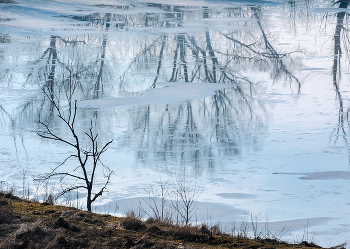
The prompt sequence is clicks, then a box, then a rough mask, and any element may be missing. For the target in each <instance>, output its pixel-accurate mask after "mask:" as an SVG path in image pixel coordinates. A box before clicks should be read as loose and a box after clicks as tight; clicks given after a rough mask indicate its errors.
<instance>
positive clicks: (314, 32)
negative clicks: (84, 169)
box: [0, 0, 350, 246]
mask: <svg viewBox="0 0 350 249" xmlns="http://www.w3.org/2000/svg"><path fill="white" fill-rule="evenodd" d="M2 2H4V1H1V0H0V89H1V91H0V129H1V132H0V172H1V181H6V182H7V183H9V184H15V185H16V186H17V189H18V191H19V193H21V191H23V189H22V188H23V187H22V185H23V172H24V173H25V175H26V181H27V183H25V186H27V184H28V183H30V184H31V185H30V186H31V194H32V195H34V191H35V186H34V185H33V183H31V179H30V176H31V175H35V174H37V173H48V172H49V171H50V169H53V168H55V167H56V166H58V165H59V164H60V163H62V162H63V161H64V159H65V158H66V157H67V156H68V155H70V154H71V153H74V151H73V150H72V149H71V148H70V147H69V146H66V144H63V143H59V142H55V141H48V140H45V139H42V138H40V137H39V136H38V135H37V134H36V132H35V131H39V130H41V129H42V126H40V124H38V123H37V121H38V120H39V117H40V119H41V120H45V121H47V122H48V125H49V127H50V129H52V131H54V132H55V134H58V135H59V136H62V137H64V136H66V135H67V134H69V133H68V131H67V129H66V127H65V126H64V124H63V123H62V122H61V120H60V119H59V118H58V117H57V116H56V113H55V112H54V108H53V106H52V105H51V104H50V102H49V101H48V100H47V99H46V98H45V95H44V93H43V91H42V89H41V87H44V88H45V89H46V91H48V93H49V95H50V96H56V97H57V98H60V99H61V103H62V105H63V106H67V102H66V100H65V96H66V93H67V91H69V90H67V89H69V87H68V86H71V85H72V83H74V89H75V91H74V94H73V98H74V99H77V100H78V102H77V104H78V114H77V117H76V129H77V132H78V135H79V136H84V133H85V132H86V131H87V129H88V128H89V125H90V122H91V120H92V122H93V124H94V129H95V130H94V131H96V132H97V133H98V134H99V141H100V143H106V142H108V141H110V140H112V139H113V140H114V141H113V143H112V144H111V145H110V146H109V147H108V150H107V151H106V152H105V153H104V154H103V156H102V158H101V159H102V161H103V163H104V164H105V165H108V166H109V167H110V169H111V170H113V171H114V174H113V175H112V178H111V183H110V184H109V185H108V192H106V193H105V194H104V195H103V196H102V198H100V199H98V201H96V203H95V204H94V208H95V210H96V211H101V212H107V210H108V212H114V209H115V208H114V207H115V206H116V205H118V206H119V210H118V212H121V213H123V212H124V211H125V210H126V209H127V208H130V207H131V208H132V207H135V206H136V205H137V204H138V200H139V197H142V196H147V189H148V190H149V189H150V187H151V186H153V188H157V186H158V182H159V180H160V179H162V181H164V182H168V181H174V180H175V179H182V180H186V181H188V182H192V183H194V182H196V184H197V185H198V186H199V187H200V188H201V189H202V193H201V194H200V196H199V197H198V212H197V215H196V219H197V221H199V222H202V221H204V222H208V223H211V224H214V223H216V222H221V223H223V224H230V223H232V222H233V221H236V222H239V221H241V220H242V219H246V218H247V214H253V215H254V216H258V217H260V221H261V222H265V221H268V222H269V229H271V231H281V230H282V229H283V227H284V226H287V227H288V229H289V230H288V232H287V233H286V234H285V236H284V238H285V239H289V240H290V241H293V240H294V241H298V240H299V241H300V238H301V237H302V236H303V234H305V233H306V232H307V233H308V236H314V241H315V242H316V243H318V244H320V245H322V246H334V245H337V244H341V243H343V242H345V241H346V240H347V239H348V238H350V215H349V214H350V206H349V205H350V144H349V139H350V137H349V132H350V131H349V110H350V109H349V108H350V92H349V89H350V88H349V86H350V84H349V83H350V82H349V75H350V71H349V68H350V67H349V48H350V40H349V35H350V33H349V29H348V28H349V27H348V26H347V24H348V23H349V13H350V10H349V9H348V7H349V6H348V4H349V3H348V2H346V1H344V2H342V1H340V2H338V3H337V4H335V5H331V4H330V3H329V1H321V0H314V1H306V0H305V1H304V0H299V1H282V0H280V1H259V0H256V1H248V0H247V1H238V0H237V1H224V0H223V1H210V0H186V1H174V2H177V4H176V5H171V4H169V1H165V0H151V1H146V0H145V1H143V0H138V1H128V0H125V1H119V2H118V0H116V1H115V0H113V1H112V0H100V1H93V0H76V1H68V0H67V1H65V0H59V1H43V0H31V1H25V0H17V1H16V2H12V3H11V1H6V2H10V3H2ZM63 167H64V168H65V169H67V170H73V169H74V168H75V167H76V162H75V161H74V160H73V159H72V160H68V161H67V162H66V164H64V165H63ZM50 184H51V186H54V188H55V190H56V191H58V190H59V189H60V187H61V185H60V184H59V183H58V182H54V181H52V180H51V183H50ZM62 184H63V185H68V184H70V182H68V179H66V180H65V181H63V182H62ZM96 184H97V185H100V186H103V178H102V177H101V175H99V177H98V180H97V182H96ZM73 195H75V192H74V194H73ZM72 198H73V197H72ZM79 198H81V204H82V205H83V202H84V193H83V191H82V192H81V193H80V197H79Z"/></svg>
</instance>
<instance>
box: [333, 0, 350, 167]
mask: <svg viewBox="0 0 350 249" xmlns="http://www.w3.org/2000/svg"><path fill="white" fill-rule="evenodd" d="M338 2H339V8H341V9H342V8H343V9H346V8H347V7H348V5H349V1H348V0H342V1H338ZM345 15H346V12H345V11H344V12H338V13H337V16H336V18H337V22H336V26H335V32H334V37H333V39H334V54H333V56H334V57H333V67H332V75H333V86H334V90H335V92H336V97H337V99H338V102H339V117H338V126H337V127H336V128H335V131H334V133H335V141H334V143H336V142H337V140H338V138H339V137H342V138H343V139H344V142H345V144H346V145H347V147H348V152H349V165H350V144H349V141H348V132H349V112H350V108H349V107H348V108H344V101H343V98H342V94H341V91H340V87H339V83H340V74H341V57H342V48H341V44H342V41H341V39H342V37H343V38H345V39H343V40H344V42H343V43H344V46H346V43H348V41H349V40H348V39H347V36H346V33H345V31H344V30H346V29H345V28H344V19H345ZM342 31H343V32H342Z"/></svg>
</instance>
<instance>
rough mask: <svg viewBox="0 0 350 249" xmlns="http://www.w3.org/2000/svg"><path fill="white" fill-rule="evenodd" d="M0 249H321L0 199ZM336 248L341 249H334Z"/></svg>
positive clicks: (3, 196)
mask: <svg viewBox="0 0 350 249" xmlns="http://www.w3.org/2000/svg"><path fill="white" fill-rule="evenodd" d="M0 248H18V249H19V248H23V249H24V248H168V249H170V248H171V249H174V248H320V247H318V246H316V245H314V244H309V243H307V242H305V241H304V242H301V243H300V244H287V243H284V242H281V241H277V240H273V239H248V238H246V237H244V236H236V237H232V236H229V235H226V234H222V233H220V231H219V229H218V228H217V227H212V228H209V227H207V226H205V225H201V226H179V225H174V224H170V223H167V224H166V223H164V222H159V221H156V220H154V219H148V220H147V221H141V220H140V219H138V218H137V217H135V215H133V214H132V213H130V214H129V215H127V216H126V217H114V216H111V215H101V214H96V213H92V212H87V211H81V210H79V209H76V208H71V207H65V206H59V205H52V204H50V203H47V202H44V203H39V202H33V201H28V200H23V199H21V198H18V197H16V196H14V195H13V194H12V193H0ZM338 248H340V247H338Z"/></svg>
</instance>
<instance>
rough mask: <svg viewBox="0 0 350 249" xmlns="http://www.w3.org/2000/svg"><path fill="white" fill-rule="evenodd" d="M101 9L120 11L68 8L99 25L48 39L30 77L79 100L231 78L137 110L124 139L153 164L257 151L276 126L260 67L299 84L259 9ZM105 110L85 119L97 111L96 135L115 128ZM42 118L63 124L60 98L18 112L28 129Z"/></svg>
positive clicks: (204, 162)
mask: <svg viewBox="0 0 350 249" xmlns="http://www.w3.org/2000/svg"><path fill="white" fill-rule="evenodd" d="M100 7H103V8H107V9H108V8H110V9H118V10H120V12H119V14H116V13H95V14H91V15H86V16H83V15H82V16H68V17H69V18H72V19H73V20H75V21H77V22H78V23H77V24H75V26H76V27H77V26H83V27H85V26H87V27H91V28H95V29H96V30H97V32H91V33H89V34H82V35H79V34H78V35H76V36H71V37H69V38H66V37H60V36H58V35H52V36H51V37H48V38H47V41H46V42H44V43H42V44H41V48H40V51H41V52H40V54H38V52H35V55H31V56H30V57H31V58H34V57H36V58H35V59H32V60H30V61H29V62H28V65H29V66H30V68H31V72H30V73H29V74H28V75H27V83H28V84H29V83H35V84H37V83H39V85H40V87H41V88H43V89H45V91H46V93H47V94H50V95H51V97H54V98H56V99H58V100H60V101H61V103H60V104H62V105H64V104H65V102H64V99H65V97H66V96H68V95H70V93H69V92H70V91H72V89H74V98H77V99H79V100H86V99H103V98H109V97H124V96H135V95H142V94H143V93H144V91H145V90H147V89H150V88H157V87H159V86H158V84H157V83H158V82H192V83H212V84H218V83H221V84H226V85H228V86H229V87H228V88H227V89H225V90H220V91H217V92H216V93H215V94H214V95H213V96H211V97H207V98H203V99H199V100H193V101H188V102H185V103H182V104H172V105H147V106H138V107H135V108H133V109H132V111H130V115H129V118H128V120H124V121H123V122H125V123H128V124H129V127H130V130H131V131H132V133H131V134H132V135H131V136H129V137H126V138H125V139H126V140H127V141H128V142H129V143H131V144H129V146H132V147H135V146H136V151H137V158H138V161H139V162H143V163H145V164H148V162H149V160H150V159H152V158H153V159H154V158H155V159H156V160H158V161H159V160H161V161H162V162H171V163H172V164H182V165H186V164H191V165H194V168H195V171H196V172H197V173H200V172H201V169H202V168H203V167H206V168H213V167H214V166H215V163H216V162H215V161H216V159H218V158H221V159H223V158H232V157H237V156H239V155H241V154H242V153H243V151H244V150H248V149H250V148H253V149H254V150H257V149H259V148H260V147H261V146H262V144H261V142H260V138H259V134H260V133H262V132H264V131H265V130H266V129H267V114H266V111H265V108H264V106H263V105H262V104H261V103H260V102H259V99H258V95H259V93H261V92H262V91H264V88H263V85H262V84H260V82H259V81H260V80H261V77H257V76H256V75H257V74H258V75H267V76H269V78H271V79H273V80H274V81H279V80H281V81H283V82H289V84H290V86H291V88H292V89H294V90H295V91H296V92H300V89H301V82H300V81H299V79H298V78H297V77H296V76H294V74H293V72H292V65H293V60H292V57H291V56H290V55H291V53H293V52H297V51H287V52H285V51H282V52H280V51H279V49H278V47H277V46H276V44H275V40H274V37H273V36H271V35H270V34H269V33H270V32H269V29H270V28H271V27H270V26H269V25H270V24H269V23H268V22H267V21H266V19H265V18H264V9H262V8H260V7H244V8H243V7H237V8H225V9H222V10H220V11H219V10H217V9H211V8H209V7H196V8H193V7H183V6H171V5H164V4H151V3H146V4H145V6H144V7H145V8H146V9H145V11H144V12H142V13H140V12H139V11H135V12H133V8H134V6H114V5H108V6H107V5H104V6H100ZM152 10H153V11H154V12H152ZM155 10H157V11H155ZM123 11H126V13H125V14H123ZM111 12H112V11H111ZM222 20H223V21H222ZM218 22H219V23H220V25H217V23H218ZM222 23H223V24H222ZM73 26H74V25H73ZM266 79H268V77H266ZM104 112H105V111H103V110H91V109H82V110H81V112H80V113H79V118H80V119H81V120H82V122H81V125H82V128H81V132H84V129H83V127H84V122H89V119H90V118H93V119H94V120H95V122H96V123H95V127H97V129H98V131H97V133H99V134H100V136H101V137H103V136H107V134H108V136H110V133H112V132H113V130H109V127H106V125H105V123H108V121H106V120H105V119H106V115H105V114H104ZM113 113H114V114H113V115H110V113H109V116H108V119H114V118H115V119H119V117H118V115H119V111H118V110H116V111H114V112H113ZM38 117H40V118H41V119H42V120H47V121H48V122H49V124H50V128H52V127H55V128H57V129H60V127H56V126H57V122H56V121H55V120H56V119H57V118H56V117H55V113H54V108H53V106H52V103H50V102H49V101H47V100H45V98H42V96H38V97H36V98H32V99H31V100H29V101H27V102H25V103H22V104H21V105H20V106H19V107H17V109H16V110H15V111H14V113H13V114H11V118H12V119H13V120H14V122H15V123H17V124H18V126H20V127H23V126H26V125H27V124H28V123H30V124H32V123H35V121H37V120H38ZM62 132H64V131H62ZM123 146H125V141H123Z"/></svg>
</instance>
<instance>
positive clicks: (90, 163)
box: [36, 77, 113, 211]
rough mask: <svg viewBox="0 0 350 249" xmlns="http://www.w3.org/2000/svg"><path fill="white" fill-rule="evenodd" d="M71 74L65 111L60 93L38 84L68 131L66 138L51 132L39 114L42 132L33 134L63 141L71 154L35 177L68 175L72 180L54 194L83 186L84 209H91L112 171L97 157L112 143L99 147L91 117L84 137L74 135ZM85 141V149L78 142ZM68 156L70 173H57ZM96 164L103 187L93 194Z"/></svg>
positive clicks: (62, 176) (73, 87) (46, 122)
mask: <svg viewBox="0 0 350 249" xmlns="http://www.w3.org/2000/svg"><path fill="white" fill-rule="evenodd" d="M73 81H74V80H73V79H72V77H70V78H69V80H68V84H67V85H66V86H65V87H64V91H65V95H66V98H67V101H68V110H66V111H65V110H64V109H63V107H62V106H61V105H60V94H58V95H56V94H54V93H53V92H50V89H49V88H47V87H42V90H43V92H44V94H45V96H46V98H47V99H48V100H49V101H50V104H51V105H52V106H53V107H54V110H55V111H56V112H57V117H58V118H59V120H60V121H61V122H63V123H64V124H65V126H66V127H67V128H68V130H69V132H68V133H67V137H66V136H64V135H59V134H57V133H56V132H54V131H53V129H52V128H51V127H50V126H49V123H48V121H47V120H46V121H43V120H41V118H40V116H39V121H38V123H39V124H40V125H41V126H42V127H43V130H42V131H39V132H37V134H38V135H39V136H40V137H42V138H45V139H51V140H55V141H59V142H62V143H65V144H67V145H68V146H70V147H71V148H73V150H74V151H75V153H74V154H72V155H70V156H68V157H67V158H66V159H65V160H64V161H63V162H62V163H61V164H60V165H58V166H57V167H56V168H54V169H53V170H52V171H51V172H50V173H48V174H46V175H44V176H43V177H40V178H38V179H36V180H49V179H50V178H52V177H54V176H60V181H62V180H63V179H64V178H65V177H70V178H72V179H73V180H75V182H74V183H73V184H72V185H71V186H70V187H68V188H64V189H62V191H61V192H60V193H59V194H58V197H59V196H62V195H64V194H66V193H68V192H70V191H72V190H75V189H80V188H83V189H86V191H87V199H86V206H87V209H88V211H91V204H92V203H93V202H94V201H95V200H96V199H97V198H98V197H100V196H102V193H103V192H104V191H105V190H106V187H107V184H108V183H109V182H110V178H111V175H112V173H113V171H112V170H111V169H110V168H109V167H107V166H106V165H104V164H103V163H102V162H101V160H100V157H101V154H102V153H104V152H105V151H106V150H107V146H108V145H109V144H111V143H112V142H113V140H111V141H109V142H107V143H105V144H103V145H102V146H101V147H100V144H99V141H98V134H94V131H93V130H94V125H93V122H92V120H91V122H90V127H89V129H88V131H87V132H85V134H84V135H86V137H87V138H86V137H85V136H84V137H83V136H79V135H78V134H77V128H76V126H75V122H76V117H77V110H78V108H77V101H76V100H74V101H73V100H72V97H73V93H74V90H75V87H76V84H74V82H73ZM84 138H85V139H86V140H87V145H86V149H84V148H83V147H85V146H83V145H82V141H83V139H84ZM70 158H76V159H77V161H78V166H77V167H75V168H74V170H73V171H72V172H59V168H60V167H61V166H62V165H63V164H64V163H65V162H66V161H67V160H68V159H70ZM99 165H102V167H103V170H104V177H105V183H104V186H103V187H102V188H101V189H100V190H99V191H98V192H97V193H93V186H94V182H95V176H96V175H95V174H96V169H97V168H98V166H99Z"/></svg>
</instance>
